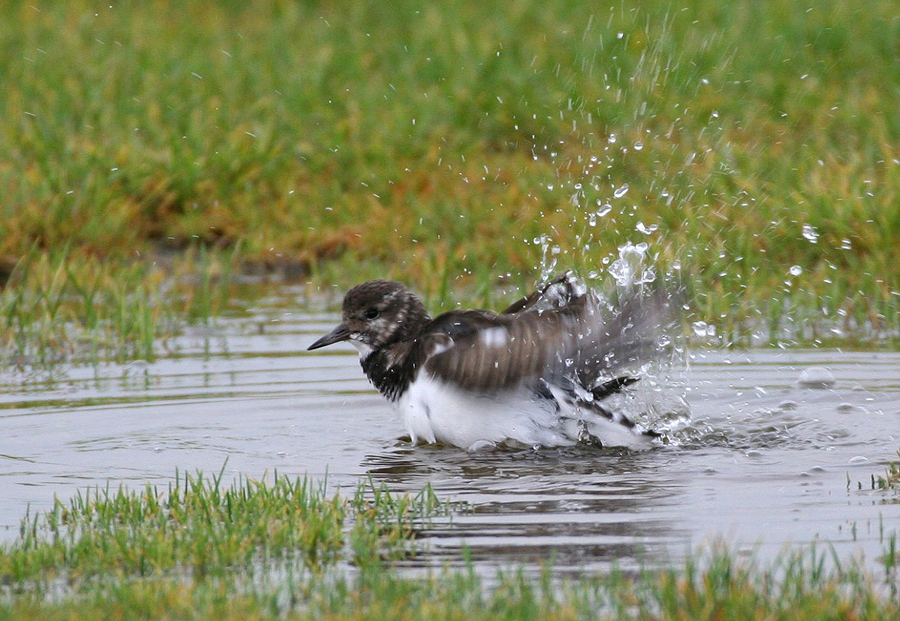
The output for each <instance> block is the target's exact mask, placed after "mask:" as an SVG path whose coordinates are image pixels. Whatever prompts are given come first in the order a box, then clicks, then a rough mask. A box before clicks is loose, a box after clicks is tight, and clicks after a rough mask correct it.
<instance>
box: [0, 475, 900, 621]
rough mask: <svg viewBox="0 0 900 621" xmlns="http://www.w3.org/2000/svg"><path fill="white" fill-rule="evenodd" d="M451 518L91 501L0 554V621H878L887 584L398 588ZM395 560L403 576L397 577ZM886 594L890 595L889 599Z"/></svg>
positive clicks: (439, 579)
mask: <svg viewBox="0 0 900 621" xmlns="http://www.w3.org/2000/svg"><path fill="white" fill-rule="evenodd" d="M449 511H450V506H449V505H448V504H447V503H445V502H442V501H440V500H439V499H437V498H436V497H435V496H434V494H433V493H432V492H431V490H430V489H428V488H426V489H425V490H423V491H422V492H421V493H419V494H418V495H416V496H408V495H396V494H391V493H389V492H388V491H386V490H385V489H384V488H380V487H377V486H375V485H373V484H372V483H371V482H369V483H364V484H362V485H361V486H360V487H359V488H358V489H357V491H356V492H355V493H353V494H350V495H348V496H347V495H339V494H329V493H327V492H326V491H325V488H324V486H323V485H320V484H317V483H314V482H312V481H310V480H309V479H303V478H300V479H294V478H286V477H277V476H276V477H273V478H272V480H271V481H269V482H264V481H257V480H249V479H241V480H239V481H236V482H234V483H232V484H230V485H229V484H226V483H225V482H223V480H222V474H221V473H220V474H219V475H218V476H212V477H208V476H203V475H202V474H197V475H193V476H184V475H179V476H177V477H176V481H175V482H174V483H173V484H172V485H170V486H168V487H167V488H166V489H160V488H158V487H154V486H147V487H146V488H144V489H142V490H138V491H133V490H123V489H120V490H115V491H110V490H102V489H101V490H94V491H91V492H87V493H85V494H83V495H79V496H77V497H76V498H74V499H73V500H71V501H70V502H68V503H62V502H57V503H56V505H55V507H54V508H53V509H52V510H50V511H48V512H46V513H42V514H39V515H33V516H27V517H26V518H25V519H24V520H23V522H22V526H21V529H20V534H19V538H18V539H17V540H16V541H15V542H14V543H10V544H5V545H2V546H0V585H2V586H0V618H9V619H25V620H27V619H42V620H45V619H72V620H77V619H107V618H108V619H112V618H148V619H150V618H152V619H160V618H166V619H168V618H178V619H300V618H316V619H391V620H393V619H435V618H438V619H585V618H591V619H648V618H649V619H750V618H766V619H823V618H840V619H845V618H855V619H890V618H896V615H897V614H900V608H898V601H897V599H896V597H895V595H896V593H894V597H892V596H891V595H890V593H891V592H890V586H891V584H893V583H892V582H890V581H891V580H894V579H896V576H895V575H893V574H892V573H891V571H890V570H891V568H890V567H888V580H889V582H888V584H884V583H883V582H876V581H875V580H874V579H873V578H871V577H870V576H869V575H867V574H866V573H865V571H863V570H862V569H860V568H859V567H857V566H855V565H852V566H846V567H840V566H838V567H834V564H833V563H832V564H831V566H832V567H834V568H832V569H828V566H829V563H828V562H827V558H826V555H825V554H823V553H821V552H819V553H817V552H815V551H808V552H804V553H798V554H794V555H790V556H785V557H784V558H783V559H782V560H781V561H778V562H776V563H773V564H772V566H770V567H760V566H758V565H756V564H754V563H753V562H752V561H747V560H743V561H741V560H737V558H736V557H735V556H734V555H733V554H732V553H730V552H728V551H726V550H724V549H716V550H712V551H709V552H707V553H705V554H701V555H699V556H697V557H696V558H694V559H691V560H688V561H686V562H685V563H684V564H683V565H681V566H679V567H675V568H672V569H668V570H645V571H643V572H638V573H635V574H630V575H625V574H623V573H621V572H616V571H613V572H611V573H610V574H609V575H606V576H593V577H584V578H581V579H576V580H565V581H559V580H558V579H555V578H553V577H552V572H550V571H549V569H548V571H546V572H545V573H544V574H543V575H542V576H539V577H535V576H534V575H530V574H528V573H524V572H517V571H506V572H504V573H501V574H499V575H498V576H497V577H496V579H490V580H488V581H487V582H485V580H484V578H481V577H479V576H478V575H477V574H476V573H475V572H474V571H473V570H472V569H471V568H466V567H465V566H462V568H452V567H447V568H444V569H433V570H431V571H430V572H426V571H424V570H421V571H419V572H417V573H412V574H411V573H409V572H405V573H404V571H403V570H402V569H399V568H398V567H401V566H404V565H405V566H407V567H408V566H409V564H410V560H412V561H414V560H415V558H416V555H417V554H419V553H421V552H423V547H422V544H421V543H420V542H417V537H418V536H419V535H420V534H422V533H423V529H424V532H425V533H426V534H427V528H428V527H429V525H430V524H431V522H432V521H433V520H435V519H441V520H446V519H448V515H449V513H448V512H449ZM401 559H402V560H403V561H404V563H403V565H400V566H398V565H396V564H395V561H398V560H401ZM895 586H896V585H895Z"/></svg>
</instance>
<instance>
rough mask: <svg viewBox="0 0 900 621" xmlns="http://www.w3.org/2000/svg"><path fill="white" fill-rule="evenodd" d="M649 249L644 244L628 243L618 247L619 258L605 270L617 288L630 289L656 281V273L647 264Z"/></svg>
mask: <svg viewBox="0 0 900 621" xmlns="http://www.w3.org/2000/svg"><path fill="white" fill-rule="evenodd" d="M649 248H650V246H649V245H648V244H647V243H645V242H641V243H639V244H637V245H635V244H632V243H631V242H628V243H627V244H625V245H624V246H619V258H618V259H616V260H615V261H613V263H612V265H610V266H609V267H608V268H607V270H606V271H607V272H609V274H610V275H611V276H612V277H613V278H614V279H615V281H616V284H617V285H618V286H619V287H622V288H625V289H630V288H631V287H634V286H637V285H643V284H646V283H651V282H653V281H654V280H656V271H655V270H654V269H653V266H651V265H648V264H647V251H648V249H649Z"/></svg>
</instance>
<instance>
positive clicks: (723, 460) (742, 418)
mask: <svg viewBox="0 0 900 621" xmlns="http://www.w3.org/2000/svg"><path fill="white" fill-rule="evenodd" d="M335 321H336V317H335V316H333V315H299V314H294V315H289V314H285V313H284V311H283V310H276V309H274V308H270V309H269V310H261V311H259V312H257V313H256V314H254V315H252V316H251V317H249V318H243V319H233V320H228V321H224V322H223V323H222V325H221V328H220V329H216V330H205V329H198V330H193V331H192V332H191V333H190V334H188V335H186V336H185V337H184V338H183V339H182V340H181V342H180V343H179V345H180V353H179V355H178V357H171V358H165V357H163V358H161V359H159V360H158V361H157V362H154V363H152V364H146V363H143V362H136V363H131V364H129V365H124V366H120V365H110V366H102V367H99V368H94V367H60V368H58V369H56V370H55V371H54V372H53V373H52V374H48V373H46V372H37V373H34V374H31V375H29V374H23V373H20V372H16V373H12V372H8V373H6V374H2V375H0V540H6V541H9V540H11V539H13V538H14V537H15V536H16V534H17V532H18V525H19V521H20V519H21V518H22V517H23V516H24V515H25V513H26V511H27V510H29V508H30V510H31V511H32V512H34V511H36V510H41V509H46V508H48V507H50V506H52V503H53V498H54V496H58V497H59V498H61V499H66V498H68V497H70V496H72V495H73V494H74V493H76V491H78V490H81V489H84V488H85V487H88V486H96V485H100V486H104V487H105V486H110V487H111V488H116V487H118V486H119V485H120V484H124V485H129V486H138V485H143V484H144V483H147V482H150V483H157V484H162V485H165V484H166V483H168V482H169V481H171V480H173V478H174V475H175V471H176V469H178V470H180V471H189V472H192V471H195V470H197V469H200V470H203V471H205V472H218V471H219V470H221V469H222V468H223V467H224V470H225V474H226V480H227V479H228V478H230V477H233V476H237V475H245V476H251V477H262V476H264V475H265V474H266V473H269V474H271V473H272V472H273V471H275V470H276V469H277V470H278V472H279V473H280V474H288V475H302V474H309V475H311V476H313V477H318V478H321V477H325V476H327V477H328V481H329V482H330V484H331V485H332V486H334V487H342V488H345V489H347V490H348V491H349V490H351V489H355V487H356V485H357V483H358V482H359V481H360V480H361V479H362V478H363V477H366V476H367V475H370V476H371V477H372V479H373V480H374V481H375V482H383V483H385V484H387V485H388V486H389V487H390V488H391V489H393V490H398V491H407V490H408V491H418V490H420V489H421V488H422V487H423V486H424V485H425V484H427V483H431V484H432V485H433V486H434V488H435V490H436V491H437V493H438V494H439V496H441V497H444V498H449V499H451V500H453V501H457V502H460V503H467V505H468V510H467V511H465V512H461V513H459V514H456V515H454V516H453V518H452V520H451V521H450V522H449V523H448V522H445V521H440V522H438V523H436V524H435V525H434V527H433V528H432V529H431V530H429V531H428V533H427V534H428V535H429V544H430V545H429V547H430V552H429V553H428V554H426V555H423V556H420V557H418V558H417V559H416V560H415V561H414V562H415V563H418V564H423V563H424V564H435V565H441V564H444V563H446V562H451V561H453V560H458V559H459V558H460V555H459V551H460V550H461V549H462V548H463V547H464V546H465V547H467V548H468V549H469V552H470V555H471V558H472V559H473V560H474V562H475V563H476V565H477V566H480V567H494V566H497V565H500V566H509V565H517V564H520V563H537V562H543V561H548V560H551V559H553V561H554V564H555V567H556V568H557V569H558V570H559V571H560V572H568V571H585V570H588V571H590V570H598V569H599V570H603V569H606V568H609V567H610V566H611V564H613V563H615V564H617V565H618V566H621V567H626V568H627V567H636V566H638V565H640V564H642V563H650V564H656V563H665V562H666V561H667V560H671V559H675V558H678V557H681V556H682V555H683V554H684V553H685V552H687V551H689V550H692V549H696V547H697V546H698V545H701V544H705V543H709V542H713V541H717V540H722V541H724V542H726V544H727V545H728V546H729V547H730V548H732V549H734V550H737V551H738V552H739V553H748V554H751V553H752V554H756V555H757V556H761V557H763V558H770V557H774V556H777V555H778V554H779V553H780V552H782V551H784V550H785V549H786V547H787V546H792V545H793V546H796V545H803V544H809V543H812V542H822V543H823V544H824V543H825V542H827V543H828V545H830V546H833V549H834V551H835V552H836V554H837V555H838V557H839V558H842V559H843V558H850V557H855V558H862V559H864V560H865V562H867V563H868V564H870V565H873V566H877V564H878V558H879V556H880V555H881V554H882V551H883V550H884V548H885V546H886V545H887V541H888V539H889V538H890V537H891V536H892V535H894V534H895V533H896V532H897V531H898V530H900V502H898V501H900V494H898V493H897V492H891V491H886V492H885V491H880V490H873V489H872V479H873V476H875V477H877V476H878V475H881V474H883V473H884V472H885V470H886V468H887V466H888V462H889V461H891V460H892V459H893V460H896V459H897V450H898V448H900V372H898V371H897V369H900V354H898V353H882V352H877V353H875V352H852V353H850V352H841V351H835V350H825V351H822V350H816V351H803V350H796V351H785V350H778V349H767V350H754V351H748V352H723V351H700V350H694V351H692V353H691V355H690V358H689V366H688V368H687V369H686V370H684V371H682V372H679V373H677V378H678V379H677V385H676V386H674V387H673V388H672V389H671V391H677V392H678V394H679V395H684V397H685V398H686V400H687V403H688V404H689V405H690V410H691V422H690V423H689V424H686V425H685V424H673V425H671V427H672V429H671V430H670V433H669V439H670V443H669V444H668V445H660V446H658V447H656V448H653V449H651V450H648V451H644V452H638V453H634V452H627V451H621V450H613V449H597V448H590V447H584V448H572V449H562V450H540V451H534V450H517V451H511V450H504V451H493V452H480V453H475V454H469V453H466V452H464V451H462V450H460V449H456V448H448V447H427V446H418V447H412V446H409V444H408V443H407V442H404V441H402V440H400V439H399V438H400V436H401V435H402V429H401V427H400V424H399V422H398V420H397V419H396V418H395V416H394V414H393V412H392V411H391V409H390V407H389V406H388V405H387V403H385V402H384V401H383V400H382V399H381V397H379V396H378V395H377V394H376V393H375V392H374V391H373V390H372V389H371V388H370V386H369V385H368V383H367V382H366V380H365V378H364V377H363V375H362V372H361V370H360V368H359V364H358V361H357V355H356V353H355V350H353V349H352V348H350V347H340V346H336V347H334V348H332V349H330V350H324V352H310V353H308V352H306V351H305V348H306V346H307V345H309V343H311V342H312V341H313V340H314V339H315V338H316V337H317V336H318V335H320V334H321V333H323V331H325V330H326V329H327V328H329V327H330V326H331V325H333V323H334V322H335ZM821 368H824V369H826V370H827V371H822V370H821ZM823 374H824V375H823ZM829 374H830V376H832V377H833V383H831V381H829V380H830V377H829ZM671 391H670V392H671ZM823 548H824V546H823Z"/></svg>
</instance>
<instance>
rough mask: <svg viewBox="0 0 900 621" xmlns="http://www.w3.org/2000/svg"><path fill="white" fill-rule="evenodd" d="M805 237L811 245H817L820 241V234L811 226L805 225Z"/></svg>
mask: <svg viewBox="0 0 900 621" xmlns="http://www.w3.org/2000/svg"><path fill="white" fill-rule="evenodd" d="M803 237H804V238H805V239H806V240H807V241H809V243H811V244H815V243H816V242H817V241H819V232H818V231H817V230H816V227H814V226H811V225H809V224H804V225H803Z"/></svg>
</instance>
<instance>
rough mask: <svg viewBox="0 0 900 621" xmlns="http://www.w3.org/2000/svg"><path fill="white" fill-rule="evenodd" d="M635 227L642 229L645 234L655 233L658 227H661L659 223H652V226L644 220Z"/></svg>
mask: <svg viewBox="0 0 900 621" xmlns="http://www.w3.org/2000/svg"><path fill="white" fill-rule="evenodd" d="M634 228H636V229H637V230H638V231H640V232H641V233H643V234H644V235H650V234H652V233H654V232H655V231H656V229H658V228H659V225H658V224H651V225H650V226H647V225H646V224H644V223H643V222H638V223H637V226H635V227H634Z"/></svg>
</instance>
